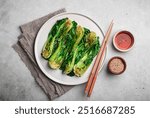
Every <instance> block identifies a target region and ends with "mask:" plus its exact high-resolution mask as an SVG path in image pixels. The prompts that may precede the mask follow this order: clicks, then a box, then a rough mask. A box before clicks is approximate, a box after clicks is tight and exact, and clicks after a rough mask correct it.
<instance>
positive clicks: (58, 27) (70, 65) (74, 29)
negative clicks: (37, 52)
mask: <svg viewBox="0 0 150 118" xmlns="http://www.w3.org/2000/svg"><path fill="white" fill-rule="evenodd" d="M99 49H100V43H99V37H98V36H97V35H96V33H95V32H93V31H90V30H89V29H87V28H84V27H82V26H80V25H78V24H77V23H76V22H75V21H72V20H70V19H68V18H64V19H61V20H58V21H57V22H56V23H55V24H54V26H53V27H52V29H51V30H50V32H49V34H48V38H47V41H46V42H45V44H44V46H43V49H42V53H41V54H42V57H43V58H44V59H47V60H48V65H49V67H50V68H52V69H61V70H62V71H63V73H65V74H67V75H75V76H78V77H80V76H82V75H83V74H84V73H85V72H86V70H87V69H88V67H89V66H90V64H91V63H92V61H93V59H94V57H95V56H96V55H97V53H98V51H99Z"/></svg>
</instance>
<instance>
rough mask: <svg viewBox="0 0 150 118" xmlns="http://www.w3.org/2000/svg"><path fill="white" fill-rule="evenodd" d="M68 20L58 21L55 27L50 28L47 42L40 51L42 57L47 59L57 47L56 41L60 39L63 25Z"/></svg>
mask: <svg viewBox="0 0 150 118" xmlns="http://www.w3.org/2000/svg"><path fill="white" fill-rule="evenodd" d="M67 19H68V18H64V19H62V20H58V21H57V22H56V23H55V25H54V26H53V27H52V29H51V31H50V32H49V34H48V38H47V41H46V42H45V44H44V46H43V49H42V53H41V55H42V57H43V58H45V59H48V58H49V57H50V56H51V54H52V53H53V50H54V48H56V46H57V40H58V39H59V38H60V36H61V33H62V30H63V28H64V25H65V23H66V21H67Z"/></svg>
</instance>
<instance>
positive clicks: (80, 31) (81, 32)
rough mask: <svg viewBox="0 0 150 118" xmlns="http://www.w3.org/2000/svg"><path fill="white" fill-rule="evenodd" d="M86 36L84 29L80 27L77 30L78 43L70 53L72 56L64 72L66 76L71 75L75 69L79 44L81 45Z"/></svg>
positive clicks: (76, 42)
mask: <svg viewBox="0 0 150 118" xmlns="http://www.w3.org/2000/svg"><path fill="white" fill-rule="evenodd" d="M83 35H84V28H83V27H81V26H78V27H77V29H76V37H75V38H76V41H75V43H74V45H73V48H72V51H71V52H70V55H69V57H68V59H67V61H68V62H67V64H66V67H65V70H64V73H65V74H69V73H70V72H71V71H72V69H73V66H74V63H75V59H76V56H77V51H78V48H77V47H78V44H79V43H80V41H81V39H82V37H83Z"/></svg>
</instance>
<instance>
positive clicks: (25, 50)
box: [13, 8, 73, 100]
mask: <svg viewBox="0 0 150 118" xmlns="http://www.w3.org/2000/svg"><path fill="white" fill-rule="evenodd" d="M63 12H66V10H65V8H63V9H60V10H58V11H55V12H53V13H50V14H48V15H46V16H44V17H41V18H39V19H36V20H34V21H32V22H29V23H26V24H24V25H21V26H20V30H21V32H22V33H21V35H20V36H19V37H18V39H19V40H18V42H17V43H16V44H14V45H13V48H14V50H15V51H16V52H17V53H18V55H19V56H20V58H21V59H22V61H23V62H24V63H25V65H26V66H27V67H28V69H29V70H30V72H31V74H32V76H33V77H34V78H35V80H36V82H37V83H38V84H39V85H40V87H41V88H42V89H43V90H44V92H45V93H46V95H47V96H48V98H49V99H50V100H53V99H54V98H57V97H59V96H61V95H63V94H64V93H66V92H67V91H68V90H70V89H71V88H72V87H73V86H66V85H62V84H59V83H56V82H54V81H52V80H50V79H49V78H47V77H46V76H45V75H44V74H43V73H42V71H41V70H40V68H39V67H38V65H37V63H36V60H35V57H34V41H35V38H36V35H37V33H38V31H39V29H40V28H41V26H42V25H43V24H44V23H45V22H46V21H47V20H48V19H50V18H52V17H53V16H55V15H57V14H60V13H63Z"/></svg>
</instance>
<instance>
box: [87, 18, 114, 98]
mask: <svg viewBox="0 0 150 118" xmlns="http://www.w3.org/2000/svg"><path fill="white" fill-rule="evenodd" d="M112 27H113V20H112V22H111V23H110V25H109V28H108V30H107V32H106V35H105V37H104V40H103V42H102V46H101V48H100V51H99V53H98V55H97V57H96V60H95V63H94V65H93V68H92V70H91V73H90V76H89V78H88V82H87V84H86V87H85V93H86V94H87V96H88V97H90V96H91V94H92V91H93V88H94V85H95V82H96V79H97V75H98V72H99V69H100V67H101V65H102V60H103V57H104V52H105V50H106V47H107V44H108V41H109V36H110V33H111V31H112Z"/></svg>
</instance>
